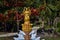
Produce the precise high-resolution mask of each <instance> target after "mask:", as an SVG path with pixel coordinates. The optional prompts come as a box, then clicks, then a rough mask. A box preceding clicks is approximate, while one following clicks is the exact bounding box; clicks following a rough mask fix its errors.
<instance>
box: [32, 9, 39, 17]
mask: <svg viewBox="0 0 60 40" xmlns="http://www.w3.org/2000/svg"><path fill="white" fill-rule="evenodd" d="M31 14H32V15H35V16H36V15H39V11H38V10H37V9H35V8H32V9H31Z"/></svg>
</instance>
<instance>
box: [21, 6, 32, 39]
mask: <svg viewBox="0 0 60 40" xmlns="http://www.w3.org/2000/svg"><path fill="white" fill-rule="evenodd" d="M23 14H24V24H22V30H23V31H24V32H25V33H26V36H25V40H30V36H29V33H30V32H31V30H32V27H31V23H30V14H31V10H30V8H29V7H28V8H24V10H23Z"/></svg>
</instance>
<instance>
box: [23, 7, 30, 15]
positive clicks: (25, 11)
mask: <svg viewBox="0 0 60 40" xmlns="http://www.w3.org/2000/svg"><path fill="white" fill-rule="evenodd" d="M23 14H24V15H25V14H28V15H30V14H31V10H30V8H29V7H24V10H23Z"/></svg>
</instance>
